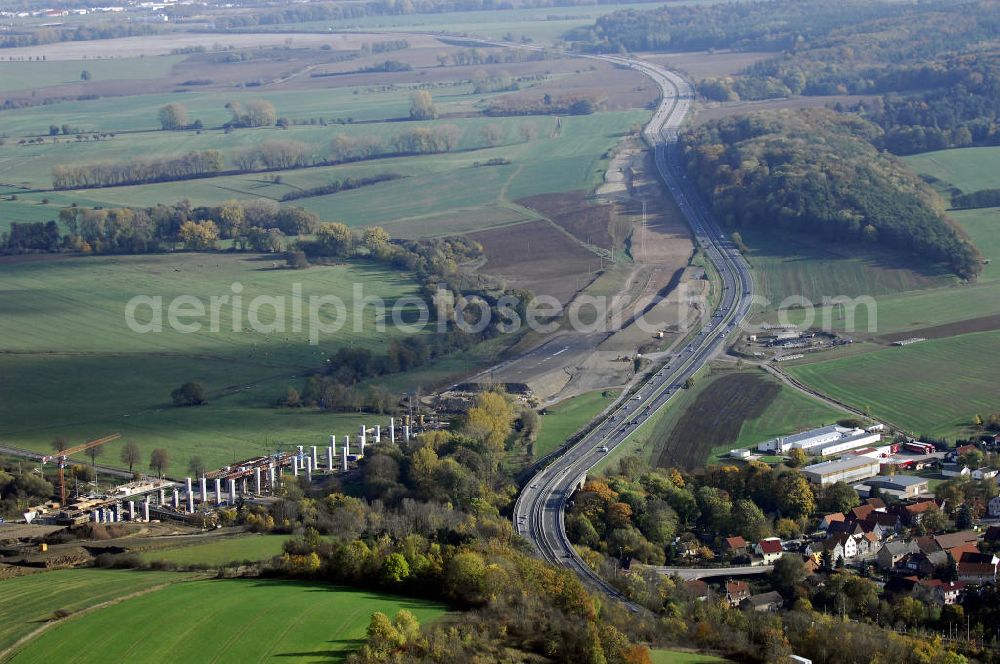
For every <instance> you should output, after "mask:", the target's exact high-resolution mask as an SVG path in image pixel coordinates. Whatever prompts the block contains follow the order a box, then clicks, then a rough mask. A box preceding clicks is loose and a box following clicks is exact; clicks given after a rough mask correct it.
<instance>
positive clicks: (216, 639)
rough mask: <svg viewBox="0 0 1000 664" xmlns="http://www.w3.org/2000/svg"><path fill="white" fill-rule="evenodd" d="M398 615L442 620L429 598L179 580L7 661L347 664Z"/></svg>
mask: <svg viewBox="0 0 1000 664" xmlns="http://www.w3.org/2000/svg"><path fill="white" fill-rule="evenodd" d="M77 571H78V570H73V571H72V572H71V573H75V572H77ZM98 573H104V572H98ZM127 574H133V575H135V576H138V577H141V576H144V575H145V574H146V573H145V572H128V573H127ZM42 576H43V577H44V576H49V575H48V574H46V575H42ZM4 583H8V582H6V581H5V582H0V589H2V588H3V584H4ZM178 607H183V608H182V609H181V610H178ZM400 609H407V610H409V611H411V612H412V613H413V614H414V615H415V616H416V618H417V619H418V620H419V621H421V622H426V621H429V620H433V619H434V618H437V617H438V616H440V615H441V614H442V613H444V607H443V606H442V605H440V604H437V603H433V602H429V601H423V600H414V599H405V598H402V597H393V596H391V595H384V594H379V593H374V592H367V591H363V590H350V589H343V588H335V587H330V586H325V585H321V584H315V583H296V582H289V581H269V580H243V579H240V580H204V581H190V582H186V583H173V584H170V585H168V586H166V587H164V588H161V589H158V590H154V591H152V592H149V593H146V594H143V595H139V596H136V597H133V598H130V599H128V600H127V601H124V602H121V603H118V604H114V605H110V606H107V607H104V608H101V609H100V610H97V611H94V612H92V613H88V614H87V615H83V616H80V617H78V618H72V619H69V620H66V621H63V622H61V623H59V624H58V625H55V626H53V627H52V628H51V629H49V630H46V631H45V632H44V633H42V634H40V635H38V636H37V637H36V638H34V639H32V640H31V641H30V642H29V643H27V644H26V645H25V647H24V648H23V649H21V650H20V651H19V652H18V653H16V654H15V655H14V657H13V658H11V659H10V660H9V661H11V662H18V663H21V664H26V663H28V662H52V661H74V662H81V663H82V662H95V663H96V662H107V661H109V660H116V661H129V662H162V661H166V660H182V659H183V660H191V661H204V662H208V661H228V662H237V661H239V662H271V661H286V662H339V661H342V660H343V659H344V658H345V657H346V656H347V655H348V654H349V653H351V652H353V651H354V650H356V649H357V648H358V646H360V644H361V643H362V641H363V639H364V636H365V629H366V628H367V626H368V622H369V619H370V617H371V614H372V613H374V612H375V611H382V612H383V613H386V614H388V615H389V616H392V615H394V614H395V613H396V612H397V611H399V610H400Z"/></svg>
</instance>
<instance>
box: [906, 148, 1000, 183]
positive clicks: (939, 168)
mask: <svg viewBox="0 0 1000 664" xmlns="http://www.w3.org/2000/svg"><path fill="white" fill-rule="evenodd" d="M903 161H905V162H906V163H907V164H908V165H909V166H910V168H912V169H913V170H915V171H916V172H917V173H920V174H921V175H929V176H931V177H933V178H935V179H937V180H940V181H942V182H943V183H946V184H949V185H953V186H955V187H958V188H959V189H961V190H962V191H963V192H965V193H971V192H973V191H978V190H980V189H995V188H997V187H1000V179H998V176H997V174H998V173H1000V147H983V148H958V149H954V150H938V151H935V152H925V153H923V154H916V155H912V156H909V157H903Z"/></svg>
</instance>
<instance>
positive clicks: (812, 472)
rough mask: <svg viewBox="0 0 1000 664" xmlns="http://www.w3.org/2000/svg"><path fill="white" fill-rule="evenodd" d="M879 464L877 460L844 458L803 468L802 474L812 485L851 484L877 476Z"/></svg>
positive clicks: (854, 457)
mask: <svg viewBox="0 0 1000 664" xmlns="http://www.w3.org/2000/svg"><path fill="white" fill-rule="evenodd" d="M880 466H881V464H879V461H878V459H870V458H868V457H856V456H846V457H844V458H843V459H838V460H837V461H824V462H823V463H815V464H813V465H811V466H805V467H804V468H803V469H802V474H803V475H804V476H805V477H806V479H807V480H809V481H810V482H812V483H813V484H818V485H820V486H826V485H828V484H834V483H836V482H845V483H848V484H850V483H853V482H858V481H860V480H866V479H868V478H869V477H875V476H876V475H878V473H879V470H880Z"/></svg>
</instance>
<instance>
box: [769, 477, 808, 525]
mask: <svg viewBox="0 0 1000 664" xmlns="http://www.w3.org/2000/svg"><path fill="white" fill-rule="evenodd" d="M777 499H778V509H780V510H781V512H782V513H783V514H786V515H788V516H790V517H792V518H795V519H801V518H803V517H807V516H809V515H810V514H812V513H813V511H814V510H815V509H816V497H815V496H813V492H812V487H811V486H810V485H809V480H807V479H806V478H805V477H803V476H802V475H800V474H798V473H785V474H784V475H782V476H781V477H780V478H779V479H778V495H777Z"/></svg>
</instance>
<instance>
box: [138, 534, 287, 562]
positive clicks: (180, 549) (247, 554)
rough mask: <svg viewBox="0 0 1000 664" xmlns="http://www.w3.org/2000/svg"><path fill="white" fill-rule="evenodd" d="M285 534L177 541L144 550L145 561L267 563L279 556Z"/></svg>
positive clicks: (143, 557) (142, 555) (285, 537)
mask: <svg viewBox="0 0 1000 664" xmlns="http://www.w3.org/2000/svg"><path fill="white" fill-rule="evenodd" d="M286 540H288V537H287V536H285V535H256V534H246V535H236V536H231V537H213V538H210V539H207V540H203V541H197V542H195V543H194V544H191V543H187V542H185V541H178V542H177V545H176V546H168V547H164V548H158V549H154V550H152V551H144V552H143V553H141V554H140V555H141V557H142V559H143V560H144V561H145V562H153V561H157V560H165V561H167V562H170V563H174V564H176V565H225V564H227V563H231V562H233V561H241V562H242V561H244V560H252V561H259V560H270V559H271V558H273V557H274V556H277V555H281V552H282V545H283V544H284V543H285V541H286Z"/></svg>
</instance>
